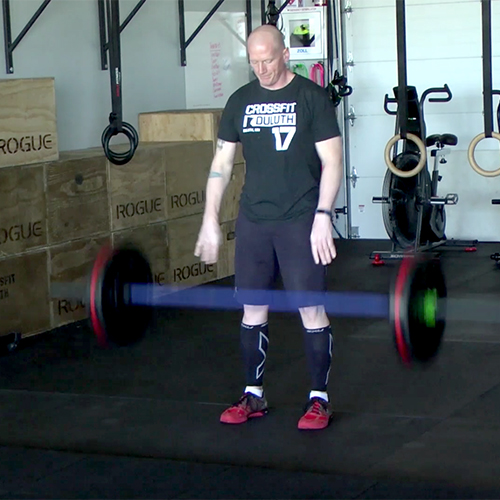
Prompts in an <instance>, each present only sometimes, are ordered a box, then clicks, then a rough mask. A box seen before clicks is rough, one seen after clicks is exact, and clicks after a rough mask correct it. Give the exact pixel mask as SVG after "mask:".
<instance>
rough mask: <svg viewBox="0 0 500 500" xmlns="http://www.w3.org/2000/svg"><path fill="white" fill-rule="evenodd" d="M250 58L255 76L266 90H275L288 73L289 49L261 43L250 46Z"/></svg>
mask: <svg viewBox="0 0 500 500" xmlns="http://www.w3.org/2000/svg"><path fill="white" fill-rule="evenodd" d="M248 56H249V60H250V65H251V66H252V69H253V71H254V73H255V76H256V77H257V78H258V80H259V82H260V84H261V85H262V86H263V87H264V88H269V89H272V88H274V86H275V85H276V84H277V83H278V82H279V81H280V78H281V77H282V76H283V75H284V74H285V73H286V63H287V62H288V59H289V53H288V49H284V50H283V49H281V48H277V47H276V46H275V45H274V44H272V43H269V42H265V41H260V42H257V43H252V44H250V46H249V47H248Z"/></svg>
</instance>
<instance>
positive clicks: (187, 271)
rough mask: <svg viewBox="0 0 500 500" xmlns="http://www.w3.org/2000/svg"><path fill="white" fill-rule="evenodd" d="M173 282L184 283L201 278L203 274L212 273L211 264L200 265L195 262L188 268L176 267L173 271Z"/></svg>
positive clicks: (212, 267)
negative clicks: (197, 277) (194, 278)
mask: <svg viewBox="0 0 500 500" xmlns="http://www.w3.org/2000/svg"><path fill="white" fill-rule="evenodd" d="M173 272H174V282H178V281H186V280H188V279H189V278H192V277H195V276H203V275H204V274H208V273H213V272H214V266H213V264H208V265H207V264H202V263H201V262H196V263H194V264H191V265H190V266H184V267H178V268H176V269H174V271H173Z"/></svg>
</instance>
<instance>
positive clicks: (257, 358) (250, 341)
mask: <svg viewBox="0 0 500 500" xmlns="http://www.w3.org/2000/svg"><path fill="white" fill-rule="evenodd" d="M267 332H268V324H267V323H264V324H262V325H255V326H251V325H245V324H244V323H242V324H241V329H240V345H241V351H242V355H243V363H244V366H245V380H246V385H247V386H248V385H251V386H262V379H263V377H264V365H265V361H266V356H267V346H268V344H269V338H268V333H267Z"/></svg>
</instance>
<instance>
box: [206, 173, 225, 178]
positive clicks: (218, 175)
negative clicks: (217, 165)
mask: <svg viewBox="0 0 500 500" xmlns="http://www.w3.org/2000/svg"><path fill="white" fill-rule="evenodd" d="M214 177H222V174H221V173H220V172H210V174H209V175H208V178H209V179H211V178H212V179H213V178H214Z"/></svg>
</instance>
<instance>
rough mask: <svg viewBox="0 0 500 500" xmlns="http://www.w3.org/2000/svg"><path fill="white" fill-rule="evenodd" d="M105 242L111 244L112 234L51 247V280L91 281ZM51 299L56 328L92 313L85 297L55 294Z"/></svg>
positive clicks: (69, 281) (52, 316) (59, 281)
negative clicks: (55, 296)
mask: <svg viewBox="0 0 500 500" xmlns="http://www.w3.org/2000/svg"><path fill="white" fill-rule="evenodd" d="M104 245H111V236H110V235H109V236H107V237H99V238H89V239H83V240H77V241H71V242H69V243H63V244H62V245H58V246H54V247H51V248H50V249H49V260H50V274H49V284H50V285H56V284H58V283H75V284H82V283H87V281H88V278H89V276H90V273H91V270H92V267H93V265H94V263H95V259H96V257H97V254H98V252H99V250H100V249H101V248H102V247H103V246H104ZM82 299H83V297H82ZM50 302H51V304H50V307H51V325H52V328H57V327H59V326H62V325H65V324H68V323H72V322H74V321H80V320H82V319H85V318H86V317H87V316H88V309H87V304H85V301H84V300H77V299H74V298H64V297H57V298H52V299H51V301H50Z"/></svg>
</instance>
